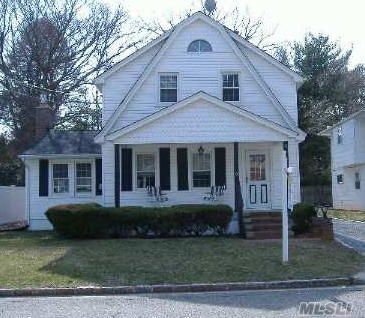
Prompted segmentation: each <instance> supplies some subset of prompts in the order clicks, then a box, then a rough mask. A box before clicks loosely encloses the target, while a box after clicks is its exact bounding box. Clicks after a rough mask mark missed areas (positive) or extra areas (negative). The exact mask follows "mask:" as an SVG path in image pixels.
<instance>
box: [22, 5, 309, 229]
mask: <svg viewBox="0 0 365 318" xmlns="http://www.w3.org/2000/svg"><path fill="white" fill-rule="evenodd" d="M301 83H302V79H301V77H300V76H299V75H298V74H297V73H295V72H293V71H292V70H290V69H289V68H287V67H286V66H285V65H283V64H281V63H279V62H278V61H277V60H275V59H274V58H272V57H271V56H270V55H268V54H267V53H265V52H264V51H262V50H260V49H259V48H257V47H256V46H254V45H252V44H251V43H249V42H247V41H246V40H244V39H243V38H242V37H240V36H239V35H237V34H236V33H235V32H233V31H231V30H230V29H228V28H226V27H225V26H223V25H221V24H220V23H218V22H217V21H215V20H213V19H211V18H210V17H208V16H206V15H205V14H203V13H201V12H197V13H195V14H194V15H192V16H190V17H188V18H187V19H185V20H184V21H182V22H181V23H179V24H178V25H176V26H175V27H174V28H172V29H171V30H170V31H168V32H167V33H165V34H163V35H162V36H160V37H159V38H157V39H156V40H154V41H152V42H151V43H149V44H148V45H146V46H144V47H143V48H141V49H139V50H138V51H136V52H135V53H133V54H131V55H130V56H128V57H127V58H125V59H124V60H122V61H121V62H119V63H117V64H116V65H114V66H113V67H112V68H111V69H109V70H108V71H106V72H105V73H103V74H101V75H100V76H99V77H98V78H96V80H95V84H96V86H97V88H98V89H99V90H100V91H101V92H102V96H103V113H102V117H103V119H102V120H103V129H102V130H101V131H100V132H85V131H83V132H75V131H73V132H60V131H50V132H49V133H48V134H47V135H46V136H45V137H44V138H43V139H42V140H41V141H40V142H39V143H38V144H37V145H36V146H35V147H33V148H32V149H30V150H28V151H27V152H25V153H24V154H23V155H22V158H23V159H24V162H25V165H26V185H27V211H28V215H29V221H30V228H31V229H47V228H50V223H49V222H48V221H47V219H46V217H45V216H44V212H45V211H46V209H47V208H48V207H49V206H53V205H56V204H63V203H67V202H73V203H81V202H90V201H93V202H99V203H101V204H103V205H104V206H116V207H118V206H131V205H133V206H147V205H173V204H181V203H186V204H189V203H210V204H214V203H216V202H219V203H223V204H229V205H230V206H232V207H233V208H234V209H235V210H236V211H237V206H238V201H239V199H242V200H243V204H244V209H245V211H257V212H260V211H275V210H280V209H281V208H282V195H283V182H282V180H283V165H285V166H286V164H287V158H286V153H287V154H288V162H289V165H290V166H291V167H292V168H293V176H292V180H291V187H290V189H291V190H290V193H289V194H290V196H291V200H292V202H293V203H295V202H298V201H300V177H299V164H298V162H299V156H298V144H299V143H300V142H301V141H303V140H304V138H305V133H304V132H302V131H301V130H300V129H299V128H298V109H297V89H298V87H299V86H300V85H301ZM212 187H214V188H213V190H212ZM217 188H218V189H219V193H218V195H213V197H214V199H213V200H209V199H210V198H209V193H210V192H211V191H213V192H215V191H216V189H217ZM160 193H161V195H160ZM207 196H208V199H207ZM234 222H236V223H237V217H236V216H235V219H234V221H233V223H234ZM233 223H232V224H233ZM234 228H235V227H234V226H232V231H233V232H234V231H236V230H234Z"/></svg>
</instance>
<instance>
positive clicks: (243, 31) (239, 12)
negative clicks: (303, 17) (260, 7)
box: [138, 0, 277, 51]
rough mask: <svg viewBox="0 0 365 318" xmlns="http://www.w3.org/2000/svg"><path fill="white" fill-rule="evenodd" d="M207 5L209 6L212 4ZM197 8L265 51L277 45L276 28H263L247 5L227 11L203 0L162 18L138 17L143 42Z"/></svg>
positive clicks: (262, 23) (184, 17) (164, 30)
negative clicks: (198, 3) (269, 29)
mask: <svg viewBox="0 0 365 318" xmlns="http://www.w3.org/2000/svg"><path fill="white" fill-rule="evenodd" d="M209 5H210V6H211V5H212V4H209ZM197 10H201V11H202V12H204V13H205V14H206V15H208V16H210V17H211V18H213V19H214V20H216V21H218V22H220V23H222V24H223V25H225V26H226V27H227V28H229V29H231V30H232V31H233V32H235V33H237V34H239V35H241V36H242V37H243V38H244V39H246V40H247V41H250V42H251V43H252V44H254V45H256V46H258V47H260V48H261V49H263V50H265V51H272V50H274V49H275V48H276V47H277V44H276V43H275V42H274V41H273V35H274V33H275V31H276V28H273V29H272V30H271V31H268V30H267V29H266V28H265V25H264V20H263V18H262V17H254V16H252V15H251V14H250V12H249V9H248V8H247V7H246V8H245V9H244V10H243V9H241V8H240V7H238V6H236V7H235V8H234V9H233V10H229V11H228V10H226V9H222V8H219V3H218V4H217V6H216V7H214V6H213V7H212V8H210V7H209V8H207V4H206V1H204V0H201V3H200V6H199V7H196V6H194V5H192V6H191V7H190V8H187V9H186V10H185V11H183V12H180V13H178V14H175V15H171V14H170V15H169V16H167V17H165V18H162V19H155V20H152V21H147V20H145V19H140V20H139V21H138V25H139V28H140V30H141V31H145V35H144V37H143V38H144V43H146V42H148V41H150V40H151V39H152V38H154V37H156V36H159V35H161V34H163V33H165V32H167V31H168V30H170V29H171V28H173V27H175V26H176V25H177V24H178V23H179V22H181V21H182V20H184V19H186V18H188V17H190V16H191V15H193V14H194V13H195V12H196V11H197Z"/></svg>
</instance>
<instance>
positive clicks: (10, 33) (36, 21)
mask: <svg viewBox="0 0 365 318" xmlns="http://www.w3.org/2000/svg"><path fill="white" fill-rule="evenodd" d="M0 10H1V11H0V123H1V124H3V125H6V126H7V127H9V128H10V129H11V131H12V134H13V137H14V138H15V139H18V141H20V144H21V145H23V146H24V147H26V146H27V145H28V144H29V141H30V140H31V139H32V138H31V137H32V129H33V127H34V107H35V105H37V104H38V102H39V97H40V94H41V93H42V92H43V93H46V94H47V96H48V103H49V105H50V106H51V108H52V111H53V114H54V119H55V121H56V120H57V118H58V117H59V115H60V110H61V109H62V108H65V107H66V108H67V107H72V106H73V105H75V103H76V101H77V100H79V101H80V102H82V103H83V104H85V105H87V101H88V98H86V99H85V98H84V97H85V96H86V97H87V96H89V95H88V94H89V93H88V87H89V85H90V84H91V80H92V79H93V78H94V77H95V76H96V75H97V74H99V73H100V72H102V71H104V70H105V69H107V68H108V67H110V66H111V65H112V64H113V62H114V61H115V60H116V59H118V58H119V57H120V56H121V55H122V54H123V53H124V52H125V51H126V50H128V49H129V48H130V47H132V46H134V45H135V43H134V34H135V33H134V31H133V29H132V28H130V27H129V18H128V15H127V14H126V12H125V11H124V10H123V8H121V7H117V8H116V9H115V10H113V11H112V10H110V9H109V8H108V7H107V6H105V5H104V4H102V3H100V2H98V1H93V0H0ZM80 105H82V104H80ZM81 113H82V112H81ZM22 148H23V147H22Z"/></svg>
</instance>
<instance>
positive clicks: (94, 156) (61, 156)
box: [18, 154, 102, 159]
mask: <svg viewBox="0 0 365 318" xmlns="http://www.w3.org/2000/svg"><path fill="white" fill-rule="evenodd" d="M18 157H19V158H21V159H76V158H85V159H97V158H101V157H102V155H101V154H79V155H78V154H74V155H73V154H37V155H19V156H18Z"/></svg>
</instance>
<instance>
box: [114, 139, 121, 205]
mask: <svg viewBox="0 0 365 318" xmlns="http://www.w3.org/2000/svg"><path fill="white" fill-rule="evenodd" d="M119 149H120V147H119V145H114V172H115V173H114V200H115V201H114V202H115V204H114V205H115V207H116V208H117V207H119V206H120V150H119Z"/></svg>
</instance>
